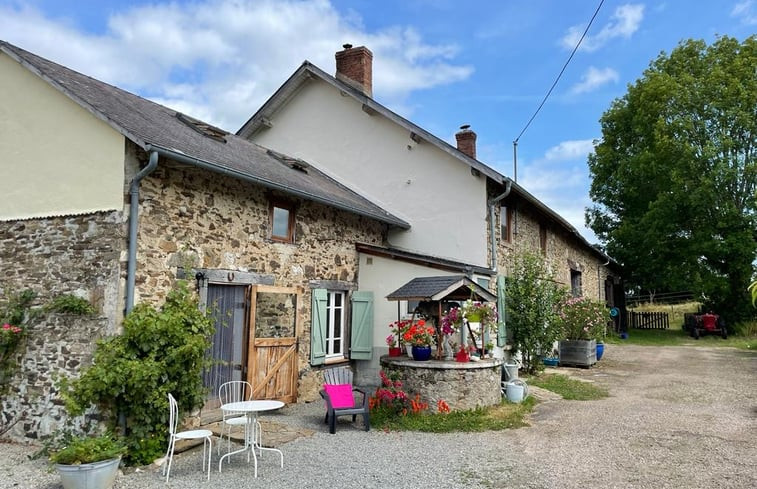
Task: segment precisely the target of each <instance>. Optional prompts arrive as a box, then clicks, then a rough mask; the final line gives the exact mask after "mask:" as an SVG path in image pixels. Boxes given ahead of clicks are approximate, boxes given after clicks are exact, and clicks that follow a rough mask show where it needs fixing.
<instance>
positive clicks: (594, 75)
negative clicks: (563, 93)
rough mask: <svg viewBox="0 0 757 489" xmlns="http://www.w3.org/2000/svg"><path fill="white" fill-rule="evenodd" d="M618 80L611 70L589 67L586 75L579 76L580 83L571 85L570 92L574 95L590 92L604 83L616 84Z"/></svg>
mask: <svg viewBox="0 0 757 489" xmlns="http://www.w3.org/2000/svg"><path fill="white" fill-rule="evenodd" d="M619 78H620V77H619V76H618V72H617V71H615V70H613V69H612V68H603V69H599V68H595V67H593V66H589V69H588V70H586V73H584V74H583V76H581V81H580V82H579V83H576V84H575V85H573V87H572V88H571V89H570V92H571V93H575V94H578V93H586V92H591V91H593V90H594V89H596V88H599V87H601V86H602V85H604V84H606V83H610V82H614V83H617V82H618V79H619Z"/></svg>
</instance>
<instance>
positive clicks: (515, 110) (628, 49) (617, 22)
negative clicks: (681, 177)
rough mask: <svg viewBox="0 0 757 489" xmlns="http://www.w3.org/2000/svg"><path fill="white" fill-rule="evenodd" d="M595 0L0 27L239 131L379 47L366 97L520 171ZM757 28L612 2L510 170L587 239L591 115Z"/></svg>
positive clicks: (324, 3) (150, 11)
mask: <svg viewBox="0 0 757 489" xmlns="http://www.w3.org/2000/svg"><path fill="white" fill-rule="evenodd" d="M598 4H599V0H530V1H529V0H500V1H475V0H472V1H469V2H460V1H452V0H401V1H394V0H386V1H377V0H353V1H347V0H331V1H329V0H302V1H291V0H288V1H270V0H258V1H246V0H195V1H181V0H173V1H169V0H165V1H164V0H152V1H109V0H99V1H98V0H70V1H69V0H38V1H35V0H28V1H15V0H0V39H3V40H5V41H8V42H11V43H13V44H16V45H18V46H20V47H22V48H24V49H27V50H29V51H32V52H34V53H36V54H39V55H41V56H44V57H46V58H49V59H52V60H53V61H56V62H58V63H61V64H63V65H66V66H68V67H71V68H73V69H76V70H78V71H80V72H82V73H85V74H87V75H90V76H93V77H95V78H98V79H100V80H103V81H106V82H109V83H112V84H114V85H117V86H119V87H121V88H124V89H127V90H129V91H132V92H135V93H138V94H140V95H142V96H145V97H147V98H150V99H152V100H154V101H156V102H159V103H162V104H164V105H167V106H169V107H172V108H175V109H177V110H180V111H183V112H185V113H188V114H190V115H192V116H194V117H197V118H200V119H203V120H206V121H208V122H211V123H214V124H216V125H219V126H220V127H223V128H224V129H227V130H229V131H232V132H234V131H236V130H237V129H238V128H239V127H240V126H241V125H242V124H243V123H244V122H245V121H246V120H247V119H248V118H249V117H250V115H252V114H253V113H254V112H255V111H256V110H257V109H258V108H259V107H260V105H261V104H262V103H263V102H264V101H265V100H266V99H267V98H268V97H269V96H270V95H271V94H272V93H273V92H274V91H275V90H276V89H277V88H278V87H279V86H280V85H281V84H282V83H283V82H284V80H286V78H287V77H288V76H289V75H290V74H291V73H292V72H294V70H296V69H297V67H298V66H299V65H300V64H301V63H302V61H304V60H308V61H310V62H312V63H314V64H316V65H318V66H319V67H321V68H322V69H323V70H325V71H326V72H328V73H332V74H333V73H334V53H335V52H336V51H337V50H339V49H341V45H342V44H344V43H351V44H353V45H355V46H358V45H365V46H367V47H368V48H369V49H371V51H373V53H374V67H373V73H374V82H373V90H374V98H375V99H376V100H378V101H379V102H380V103H382V104H384V105H386V106H388V107H389V108H391V109H393V110H394V111H396V112H398V113H400V114H401V115H403V116H405V117H407V118H408V119H410V120H412V121H413V122H415V123H417V124H418V125H420V126H421V127H423V128H425V129H427V130H429V131H430V132H432V133H434V134H436V135H437V136H439V137H441V138H442V139H445V140H447V141H449V142H450V143H452V144H454V133H455V132H456V131H457V130H458V128H459V126H460V125H462V124H470V125H471V128H472V129H473V130H474V131H476V133H477V134H478V158H479V160H481V161H483V162H484V163H486V164H488V165H489V166H492V167H493V168H495V169H497V170H498V171H500V172H501V173H503V174H505V175H508V176H511V177H512V176H513V140H515V138H516V137H517V136H518V135H519V134H520V133H521V131H522V130H523V129H524V127H525V125H526V123H527V122H528V120H529V119H530V118H531V116H532V115H533V113H534V111H535V110H536V108H537V107H538V105H539V103H540V102H541V100H542V99H543V97H544V96H545V94H546V93H547V90H548V89H549V87H550V86H551V85H552V83H553V82H554V80H555V77H556V76H557V74H558V73H559V71H560V69H561V68H562V67H563V65H564V63H565V61H566V60H567V59H568V56H569V55H570V52H571V50H572V49H573V47H574V45H575V43H576V41H577V39H578V36H580V34H581V33H582V32H583V30H584V29H585V27H586V25H587V23H588V22H589V19H590V18H591V16H592V14H593V13H594V11H595V9H596V8H597V5H598ZM755 32H757V0H696V1H695V0H662V1H611V0H606V1H605V2H604V3H603V5H602V8H601V9H600V11H599V14H598V15H597V17H596V19H595V21H594V23H593V24H592V26H591V29H590V30H589V33H588V35H587V37H586V39H585V40H584V42H583V44H582V47H581V49H579V51H578V52H577V53H576V55H575V56H574V57H573V59H572V61H571V63H570V64H569V65H568V67H567V69H566V70H565V73H564V74H563V76H562V78H561V80H560V82H559V83H558V85H557V87H556V88H555V90H554V91H553V93H552V95H551V96H550V98H549V100H547V102H546V104H545V105H544V107H543V108H542V110H541V112H540V113H539V114H538V115H537V117H536V118H535V119H534V121H533V122H532V123H531V125H530V126H529V127H528V129H527V130H526V132H525V133H524V134H523V135H522V136H521V137H520V139H519V144H518V171H517V173H518V175H517V176H518V183H519V184H521V185H523V186H524V187H525V188H526V189H527V190H529V191H530V192H531V193H532V194H534V195H535V196H536V197H537V198H539V199H541V200H542V201H543V202H544V203H545V204H547V205H548V206H550V207H551V208H552V209H554V210H555V211H557V212H558V213H560V214H561V215H562V216H563V217H565V218H566V219H567V220H568V221H570V222H571V223H572V224H573V225H574V226H575V227H576V228H577V229H578V230H579V231H581V232H582V234H584V236H585V237H586V238H587V239H588V240H589V241H590V242H594V241H596V238H595V236H594V235H593V233H592V232H591V231H590V230H588V229H586V228H585V226H584V217H583V216H584V208H585V207H587V206H588V205H590V201H589V196H588V187H589V178H588V170H587V166H586V158H587V155H588V154H589V153H590V152H591V150H592V140H594V139H597V138H599V137H601V132H600V128H599V122H598V121H599V118H600V117H601V115H602V113H603V112H604V111H605V110H606V109H607V108H608V107H609V106H610V104H611V102H612V101H613V100H614V99H615V98H618V97H621V96H622V95H623V94H624V93H625V92H626V87H627V85H628V84H629V83H633V82H634V81H635V80H637V79H638V78H639V77H641V76H642V74H643V71H644V69H645V68H646V67H647V66H648V65H649V63H650V61H651V60H653V59H654V58H656V57H657V56H658V55H659V54H660V52H662V51H665V52H670V51H671V50H672V49H673V48H675V46H676V45H677V44H678V43H679V42H680V41H681V40H685V39H689V38H694V39H704V40H705V41H707V42H708V43H711V42H712V41H714V40H715V38H716V36H718V35H728V36H732V37H736V38H738V39H739V40H743V39H744V38H746V37H747V36H749V35H751V34H754V33H755Z"/></svg>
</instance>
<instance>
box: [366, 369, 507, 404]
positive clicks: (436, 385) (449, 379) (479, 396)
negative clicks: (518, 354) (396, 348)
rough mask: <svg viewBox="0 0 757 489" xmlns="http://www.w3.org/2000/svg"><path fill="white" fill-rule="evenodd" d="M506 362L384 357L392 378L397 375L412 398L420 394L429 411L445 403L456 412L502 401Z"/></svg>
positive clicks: (388, 373)
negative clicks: (504, 364)
mask: <svg viewBox="0 0 757 489" xmlns="http://www.w3.org/2000/svg"><path fill="white" fill-rule="evenodd" d="M502 364H503V361H502V360H496V359H483V360H481V361H479V362H469V363H458V362H455V361H444V360H428V361H423V362H417V361H414V360H412V359H409V358H406V357H389V356H384V357H381V366H382V367H383V369H384V371H385V372H386V373H387V375H388V376H390V377H392V374H397V375H398V376H399V379H400V380H401V381H402V386H403V389H404V390H405V392H406V393H407V394H408V396H410V397H411V398H414V397H415V395H416V394H418V395H420V399H421V401H423V402H427V403H428V405H429V409H431V410H432V411H435V410H436V406H437V402H438V401H440V400H441V401H444V402H446V403H447V405H448V406H449V408H450V409H451V410H453V411H465V410H468V409H475V408H476V407H485V406H494V405H497V404H499V403H500V402H501V400H502V394H501V392H502V391H501V390H500V383H501V368H502Z"/></svg>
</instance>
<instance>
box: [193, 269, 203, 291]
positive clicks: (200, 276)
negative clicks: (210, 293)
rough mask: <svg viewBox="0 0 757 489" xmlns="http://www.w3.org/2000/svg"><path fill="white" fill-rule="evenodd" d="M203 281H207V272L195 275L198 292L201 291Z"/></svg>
mask: <svg viewBox="0 0 757 489" xmlns="http://www.w3.org/2000/svg"><path fill="white" fill-rule="evenodd" d="M203 280H205V272H197V273H195V287H197V292H199V291H200V287H201V286H202V281H203Z"/></svg>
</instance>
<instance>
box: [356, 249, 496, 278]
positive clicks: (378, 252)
mask: <svg viewBox="0 0 757 489" xmlns="http://www.w3.org/2000/svg"><path fill="white" fill-rule="evenodd" d="M355 249H357V251H359V252H360V253H367V254H369V255H374V256H381V257H385V258H391V259H393V260H401V261H405V262H408V263H414V264H416V265H421V266H424V267H428V268H437V269H439V270H444V271H448V272H458V273H460V272H462V273H476V274H480V275H496V272H495V271H493V270H492V269H491V268H486V267H482V266H479V265H473V264H471V263H465V262H461V261H456V260H450V259H448V258H441V257H438V256H433V255H428V254H421V253H415V252H412V251H406V250H401V249H398V248H391V247H386V246H378V245H372V244H368V243H355Z"/></svg>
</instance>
